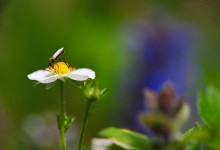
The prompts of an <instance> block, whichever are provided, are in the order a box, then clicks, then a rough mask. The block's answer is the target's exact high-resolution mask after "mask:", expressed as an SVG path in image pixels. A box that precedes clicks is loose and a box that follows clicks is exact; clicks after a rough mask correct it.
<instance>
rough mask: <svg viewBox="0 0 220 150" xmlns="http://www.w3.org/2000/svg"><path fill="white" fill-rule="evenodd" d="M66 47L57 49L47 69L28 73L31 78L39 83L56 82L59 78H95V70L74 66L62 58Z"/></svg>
mask: <svg viewBox="0 0 220 150" xmlns="http://www.w3.org/2000/svg"><path fill="white" fill-rule="evenodd" d="M63 49H64V48H60V49H59V50H57V51H56V53H55V54H54V55H53V57H51V58H50V60H49V66H48V68H46V69H45V70H42V69H41V70H37V71H35V72H33V73H31V74H28V78H29V79H30V80H36V81H37V82H39V83H43V84H48V83H51V82H55V81H56V80H57V79H60V80H63V79H67V78H69V79H72V80H76V81H85V80H88V79H95V72H94V71H93V70H91V69H88V68H78V69H76V68H75V67H74V68H72V67H71V66H69V65H68V64H67V63H66V62H65V61H62V60H60V55H61V54H62V53H63V52H64V50H63Z"/></svg>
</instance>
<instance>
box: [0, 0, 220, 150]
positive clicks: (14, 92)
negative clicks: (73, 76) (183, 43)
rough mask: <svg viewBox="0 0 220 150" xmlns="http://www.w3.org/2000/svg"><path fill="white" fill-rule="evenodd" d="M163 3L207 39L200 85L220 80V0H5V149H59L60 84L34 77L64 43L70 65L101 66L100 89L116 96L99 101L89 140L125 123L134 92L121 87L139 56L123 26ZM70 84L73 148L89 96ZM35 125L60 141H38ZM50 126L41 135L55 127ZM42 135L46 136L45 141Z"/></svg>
mask: <svg viewBox="0 0 220 150" xmlns="http://www.w3.org/2000/svg"><path fill="white" fill-rule="evenodd" d="M155 7H158V8H164V9H166V10H168V11H169V12H170V13H171V14H172V15H173V16H175V17H176V18H178V19H181V20H185V21H188V22H190V23H193V24H194V25H195V26H196V27H197V28H198V30H200V32H201V36H202V41H203V42H202V43H201V44H200V45H201V47H199V50H198V51H197V54H196V58H194V59H195V60H194V61H195V62H196V63H197V64H198V67H199V68H200V69H199V70H200V72H199V73H198V74H197V75H198V78H199V79H200V81H199V83H198V86H195V87H201V85H202V86H205V85H206V84H214V85H220V80H219V76H220V69H219V64H220V58H219V56H220V50H219V48H220V42H219V40H220V29H219V26H220V17H219V13H220V10H219V8H220V2H219V1H218V0H186V1H180V0H177V1H166V2H165V1H164V0H156V1H154V0H149V1H146V0H136V1H132V0H105V1H103V0H90V1H89V0H29V1H26V0H1V1H0V45H1V48H0V50H1V51H0V67H1V74H0V80H1V82H0V83H1V84H0V119H1V121H0V133H1V134H0V149H2V150H20V149H22V150H24V149H31V150H33V149H48V150H49V149H58V147H59V146H58V145H56V144H54V143H56V142H57V140H58V139H56V138H58V135H57V134H56V132H57V131H56V126H55V123H56V122H55V121H56V120H55V115H56V112H58V111H59V109H58V108H59V88H58V85H56V86H55V87H53V88H52V89H50V90H45V86H43V85H38V86H35V87H33V86H32V81H30V80H28V78H27V74H29V73H31V72H33V71H35V70H38V69H44V68H46V67H47V65H48V60H49V58H50V57H51V56H52V55H53V53H54V52H55V51H56V50H57V49H59V48H60V47H64V48H65V54H64V57H65V59H66V61H67V62H69V64H71V65H72V66H74V67H76V68H82V67H88V68H91V69H93V70H95V71H96V74H97V80H98V81H99V85H100V87H101V88H105V87H106V88H107V89H108V95H107V96H106V97H105V98H104V99H102V100H101V101H100V102H99V103H98V104H96V106H95V107H96V113H95V116H94V117H93V118H92V119H91V122H90V123H89V126H88V130H87V133H88V134H87V135H86V140H85V142H86V143H87V144H88V145H89V144H90V139H91V138H92V137H95V136H97V133H98V131H99V130H101V129H103V128H105V127H107V126H120V123H118V120H120V118H117V116H118V117H119V116H120V114H119V112H120V111H119V110H121V109H123V107H126V104H124V103H122V101H121V99H126V97H122V96H119V95H120V94H119V93H120V90H121V89H120V88H121V87H126V86H125V85H123V84H124V83H126V82H127V80H131V81H132V80H133V79H132V78H131V79H128V78H127V77H128V76H129V75H128V74H126V71H125V70H132V67H131V66H132V64H133V63H134V62H135V61H136V60H137V59H138V57H136V56H134V55H133V53H132V52H130V51H128V50H126V48H127V47H126V45H125V42H124V38H123V36H122V34H121V31H122V30H123V27H124V26H125V24H126V23H127V22H130V21H135V20H137V21H138V20H139V19H141V18H143V17H145V15H146V14H147V13H148V12H149V10H151V9H153V8H155ZM199 36H200V35H199ZM65 88H66V90H65V91H66V93H65V97H66V109H67V112H68V114H69V115H71V116H75V117H76V121H75V122H74V125H73V127H72V130H71V131H70V134H69V135H68V136H70V138H69V139H70V140H69V142H68V143H69V144H68V145H70V146H73V145H75V143H76V142H77V136H78V129H79V127H80V122H81V117H82V113H83V108H84V107H83V106H84V102H85V99H84V97H83V94H82V93H81V91H80V90H79V89H77V88H76V87H73V86H72V85H69V84H67V85H66V87H65ZM123 102H124V101H123ZM45 118H46V119H45ZM38 119H39V120H40V121H36V120H38ZM48 120H49V121H48ZM35 121H36V122H38V123H39V122H40V123H39V124H38V123H35ZM33 122H34V123H33ZM33 124H34V125H33ZM32 125H33V126H36V128H37V127H38V125H39V126H46V127H48V126H49V127H50V128H51V129H53V128H54V132H55V134H54V136H52V137H50V136H49V137H47V138H54V141H51V140H49V141H45V140H44V142H45V143H44V144H41V142H43V141H39V139H35V137H36V136H38V132H37V131H36V134H35V133H33V134H32V133H30V132H32V130H33V129H32ZM54 126H55V127H54ZM25 128H26V129H25ZM29 128H30V129H29ZM42 128H43V129H42ZM42 128H41V129H39V131H40V132H43V131H47V129H44V128H45V127H42ZM33 132H35V131H33ZM51 132H52V131H51ZM52 135H53V132H52ZM41 136H42V135H41V134H40V135H39V137H40V139H41V138H42V139H43V138H45V136H43V137H41ZM47 140H48V139H47Z"/></svg>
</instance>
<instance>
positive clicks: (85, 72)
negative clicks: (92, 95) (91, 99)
mask: <svg viewBox="0 0 220 150" xmlns="http://www.w3.org/2000/svg"><path fill="white" fill-rule="evenodd" d="M67 76H68V77H69V78H71V79H73V80H77V81H84V80H87V79H89V78H90V79H95V72H94V71H93V70H91V69H87V68H81V69H77V70H74V71H72V72H70V73H69V74H68V75H67Z"/></svg>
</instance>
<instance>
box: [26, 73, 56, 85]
mask: <svg viewBox="0 0 220 150" xmlns="http://www.w3.org/2000/svg"><path fill="white" fill-rule="evenodd" d="M28 78H29V79H30V80H36V81H38V82H40V83H50V82H54V81H56V80H57V79H58V78H59V76H57V75H53V74H52V73H50V72H49V71H46V70H38V71H35V72H33V73H31V74H29V75H28Z"/></svg>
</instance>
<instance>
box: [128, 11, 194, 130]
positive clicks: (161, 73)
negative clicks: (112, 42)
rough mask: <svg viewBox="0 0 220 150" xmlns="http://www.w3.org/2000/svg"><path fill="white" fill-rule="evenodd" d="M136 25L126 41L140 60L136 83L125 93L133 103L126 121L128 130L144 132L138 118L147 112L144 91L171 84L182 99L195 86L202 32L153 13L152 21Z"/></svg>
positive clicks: (134, 77) (157, 90)
mask: <svg viewBox="0 0 220 150" xmlns="http://www.w3.org/2000/svg"><path fill="white" fill-rule="evenodd" d="M155 14H156V15H155ZM132 24H133V25H132V26H131V27H130V26H129V27H128V28H129V29H128V31H127V32H130V33H131V34H132V35H131V37H128V36H127V35H128V33H126V40H127V43H129V45H127V46H128V49H133V51H132V53H133V54H135V55H136V56H137V58H136V60H134V62H132V63H133V67H132V68H133V69H132V72H135V74H134V73H133V74H132V77H129V78H130V79H131V78H132V79H134V81H133V82H132V83H131V82H130V85H129V86H130V88H127V89H129V90H130V91H129V90H127V91H125V93H126V101H129V102H130V104H129V105H130V106H129V107H128V108H127V109H128V110H129V113H128V114H126V116H125V118H127V122H126V124H127V125H128V127H130V128H131V129H134V130H138V131H143V130H142V129H141V127H140V125H139V123H137V121H138V119H137V118H135V117H136V115H137V114H138V112H140V111H143V110H145V108H144V104H143V93H142V90H143V89H144V88H149V89H152V90H153V91H155V92H159V91H160V90H161V87H162V86H163V84H164V83H165V82H167V81H170V82H171V83H172V84H173V85H174V88H175V91H176V92H177V95H180V94H181V95H182V94H183V92H184V91H187V88H189V87H190V86H191V85H193V83H195V81H194V79H195V78H194V76H195V70H196V69H195V66H196V65H195V63H194V62H193V55H194V53H195V51H194V50H195V49H196V45H197V44H198V43H197V42H198V41H197V38H196V37H197V36H196V34H197V33H198V32H197V30H196V28H194V26H193V25H191V24H189V23H186V22H183V21H180V20H176V19H174V18H173V17H172V15H170V14H168V13H167V12H162V13H161V12H160V11H159V13H158V12H156V13H153V14H152V15H151V16H150V17H148V20H142V21H138V22H135V23H132ZM129 46H130V47H129ZM135 55H134V56H135ZM131 90H132V91H131ZM127 112H128V111H127ZM135 114H136V115H135Z"/></svg>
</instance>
